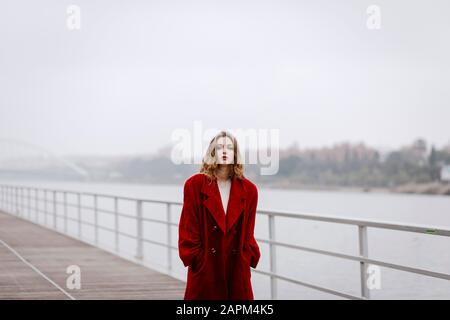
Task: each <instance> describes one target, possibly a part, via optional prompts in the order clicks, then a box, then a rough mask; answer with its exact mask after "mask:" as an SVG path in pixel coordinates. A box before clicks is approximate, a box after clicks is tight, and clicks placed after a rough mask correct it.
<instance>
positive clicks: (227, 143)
mask: <svg viewBox="0 0 450 320" xmlns="http://www.w3.org/2000/svg"><path fill="white" fill-rule="evenodd" d="M216 160H217V163H218V164H233V163H234V146H233V141H232V140H231V138H230V137H220V138H219V139H217V145H216Z"/></svg>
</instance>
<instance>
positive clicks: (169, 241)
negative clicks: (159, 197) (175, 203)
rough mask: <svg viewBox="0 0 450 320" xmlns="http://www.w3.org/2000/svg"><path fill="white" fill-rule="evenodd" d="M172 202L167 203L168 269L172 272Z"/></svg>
mask: <svg viewBox="0 0 450 320" xmlns="http://www.w3.org/2000/svg"><path fill="white" fill-rule="evenodd" d="M171 215H172V214H171V206H170V203H168V204H167V269H168V272H169V274H170V273H171V272H172V248H171V247H172V226H171V225H170V224H171V223H172V216H171Z"/></svg>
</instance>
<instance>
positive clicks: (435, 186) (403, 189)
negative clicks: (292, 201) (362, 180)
mask: <svg viewBox="0 0 450 320" xmlns="http://www.w3.org/2000/svg"><path fill="white" fill-rule="evenodd" d="M260 186H261V187H267V188H277V189H289V190H305V191H337V192H362V193H407V194H428V195H450V184H444V183H439V182H432V183H408V184H404V185H400V186H396V187H392V188H387V187H385V188H380V187H343V186H317V185H302V184H296V183H260Z"/></svg>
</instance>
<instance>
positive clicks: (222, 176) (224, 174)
mask: <svg viewBox="0 0 450 320" xmlns="http://www.w3.org/2000/svg"><path fill="white" fill-rule="evenodd" d="M216 177H217V179H218V180H220V181H225V180H227V179H228V178H229V177H230V165H226V164H225V165H223V164H222V165H219V167H218V168H217V170H216Z"/></svg>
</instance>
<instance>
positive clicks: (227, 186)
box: [217, 179, 231, 214]
mask: <svg viewBox="0 0 450 320" xmlns="http://www.w3.org/2000/svg"><path fill="white" fill-rule="evenodd" d="M217 185H218V186H219V191H220V197H221V198H222V204H223V211H225V214H227V207H228V200H229V198H230V190H231V179H227V180H226V181H220V180H217Z"/></svg>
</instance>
